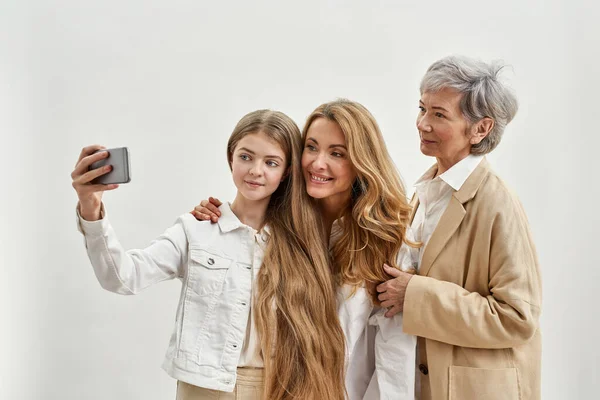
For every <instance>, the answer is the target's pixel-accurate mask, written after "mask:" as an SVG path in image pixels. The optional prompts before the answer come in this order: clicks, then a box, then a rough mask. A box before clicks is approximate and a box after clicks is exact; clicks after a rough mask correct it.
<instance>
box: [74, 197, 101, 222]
mask: <svg viewBox="0 0 600 400" xmlns="http://www.w3.org/2000/svg"><path fill="white" fill-rule="evenodd" d="M78 208H79V215H80V216H81V218H83V219H84V220H86V221H98V220H100V219H102V215H101V210H102V202H101V201H94V200H92V201H79V205H78Z"/></svg>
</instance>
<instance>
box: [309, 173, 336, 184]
mask: <svg viewBox="0 0 600 400" xmlns="http://www.w3.org/2000/svg"><path fill="white" fill-rule="evenodd" d="M309 175H310V181H311V182H314V183H327V182H331V181H332V180H333V178H329V177H327V176H323V175H316V174H313V173H310V172H309Z"/></svg>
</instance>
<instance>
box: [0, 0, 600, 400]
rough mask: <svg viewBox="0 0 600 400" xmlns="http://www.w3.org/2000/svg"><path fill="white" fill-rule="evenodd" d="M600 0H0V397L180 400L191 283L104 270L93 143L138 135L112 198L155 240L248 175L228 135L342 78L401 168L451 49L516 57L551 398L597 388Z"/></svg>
mask: <svg viewBox="0 0 600 400" xmlns="http://www.w3.org/2000/svg"><path fill="white" fill-rule="evenodd" d="M599 11H600V6H598V3H597V2H588V4H587V5H585V6H584V2H583V1H566V0H564V1H549V0H546V1H539V0H538V1H522V0H506V1H496V2H486V1H481V0H479V1H373V0H371V1H364V2H358V1H353V2H350V1H345V2H344V1H333V0H329V1H315V0H303V1H295V2H288V1H279V2H275V1H272V2H268V3H267V2H264V3H263V2H246V1H223V2H216V1H191V0H190V1H183V0H170V1H165V0H144V1H142V0H129V1H115V0H103V1H99V0H98V1H83V0H63V1H16V0H15V1H0V132H1V135H2V141H1V144H2V146H1V155H0V163H1V164H0V168H1V171H2V173H1V175H0V176H2V178H3V179H2V182H1V184H0V193H1V195H0V198H1V201H2V203H1V207H0V213H1V214H0V215H1V225H0V226H1V232H2V237H1V242H0V246H1V247H0V250H1V253H0V262H1V268H2V271H1V275H0V312H1V313H0V321H1V323H2V325H1V328H0V398H1V399H7V400H13V399H15V400H16V399H32V400H33V399H61V400H62V399H142V398H143V399H149V400H150V399H157V400H158V399H174V395H175V381H174V380H172V379H171V378H169V377H168V376H167V375H166V374H165V373H164V372H163V371H162V370H161V369H160V364H161V362H162V357H163V355H164V351H165V349H166V346H167V341H168V338H169V335H170V332H171V329H172V327H173V324H174V316H175V307H176V304H177V299H178V295H179V283H178V282H167V283H164V284H161V285H158V286H156V287H153V288H151V289H149V290H147V291H146V292H144V293H142V294H140V295H139V296H135V297H122V296H118V295H115V294H112V293H109V292H106V291H104V290H102V289H101V288H100V286H99V285H98V283H97V282H96V280H95V277H94V274H93V272H92V269H91V266H90V265H89V262H88V260H87V257H86V254H85V251H84V247H83V241H82V238H81V236H80V235H79V233H78V232H77V230H76V225H75V203H76V195H75V192H74V191H73V190H72V187H71V182H70V172H71V170H72V168H73V166H74V164H75V161H76V159H77V157H78V155H79V151H80V150H81V148H82V147H83V146H85V145H88V144H92V143H100V144H104V145H106V146H109V147H117V146H128V147H129V148H130V150H131V153H132V168H133V181H132V182H131V183H130V184H128V185H123V186H122V187H121V188H120V189H118V190H117V191H116V192H112V193H109V194H107V195H106V196H105V202H106V205H107V210H108V213H109V215H110V219H111V221H112V223H113V225H114V226H115V229H116V231H117V232H118V233H119V236H120V238H121V241H122V242H123V244H124V245H125V246H127V247H141V246H145V245H146V244H148V243H149V241H150V240H151V239H152V238H154V237H156V236H157V235H159V234H160V233H161V232H162V231H163V230H164V229H165V228H167V227H168V226H170V225H171V223H172V222H173V221H174V220H175V218H176V217H177V216H178V215H179V214H182V213H184V212H187V211H189V210H190V209H191V208H192V207H193V206H194V205H195V204H197V203H198V202H199V201H200V200H201V199H202V198H206V197H207V196H209V195H213V196H218V197H220V198H221V199H231V198H232V196H233V194H234V190H233V184H232V182H231V179H230V176H229V173H228V172H229V171H228V168H227V164H226V161H225V143H226V141H227V138H228V136H229V134H230V132H231V130H232V129H233V127H234V125H235V123H236V122H237V120H238V119H239V118H240V117H241V116H242V115H243V114H245V113H246V112H249V111H251V110H255V109H258V108H275V109H279V110H281V111H284V112H286V113H288V114H289V115H290V116H292V117H293V118H294V119H295V120H296V121H297V122H298V124H299V125H302V124H303V123H304V119H305V118H306V116H308V114H309V113H310V112H311V111H312V110H313V109H314V108H315V107H316V106H317V105H319V104H321V103H322V102H325V101H329V100H332V99H334V98H336V97H348V98H350V99H353V100H357V101H359V102H361V103H363V104H364V105H365V106H366V107H367V108H369V109H370V110H371V111H372V113H373V114H374V115H375V117H376V118H377V120H378V121H379V123H380V125H381V127H382V130H383V132H384V136H385V139H386V142H387V144H388V146H389V149H390V151H391V153H392V154H393V157H394V159H395V161H396V164H397V166H398V168H399V169H400V171H401V173H402V175H403V177H404V179H405V181H406V183H407V186H409V187H410V186H412V183H413V182H414V181H415V180H416V178H418V177H419V176H420V175H421V174H422V173H423V171H424V170H425V169H426V168H427V167H428V166H429V165H430V164H431V163H432V160H431V159H429V158H427V157H424V156H423V155H421V154H420V152H419V147H418V138H417V133H416V129H415V123H414V120H415V117H416V113H417V101H418V99H419V92H418V84H419V80H420V78H421V77H422V75H423V73H424V72H425V70H426V68H427V67H428V66H429V65H430V64H431V63H432V62H433V61H435V60H437V59H438V58H441V57H443V56H445V55H448V54H452V53H457V54H465V55H469V56H475V57H478V58H481V59H483V60H486V61H489V60H492V59H497V58H500V59H504V60H505V61H506V62H507V63H509V64H510V65H512V67H513V68H512V69H511V70H507V71H506V74H505V76H506V77H507V78H508V79H509V82H510V83H511V86H512V87H513V88H514V89H515V90H516V92H517V95H518V98H519V101H520V110H519V113H518V114H517V117H516V119H515V120H514V121H513V122H512V123H511V124H510V125H509V126H508V128H507V130H506V134H505V137H504V140H503V142H502V143H501V145H500V147H499V148H498V149H497V150H496V151H494V152H493V153H492V155H491V156H490V157H489V159H490V160H491V162H492V164H493V166H494V168H495V169H496V171H498V172H499V173H500V174H501V175H502V177H503V178H504V179H505V180H506V181H507V182H508V184H509V185H510V186H512V187H513V188H514V189H515V190H516V191H517V193H518V194H519V196H520V198H521V200H522V202H523V204H524V206H525V208H526V210H527V212H528V216H529V218H530V223H531V228H532V230H533V234H534V237H535V241H536V243H537V246H538V251H539V257H540V262H541V266H542V271H543V279H544V308H543V316H542V324H541V325H542V332H543V344H544V349H543V376H542V386H543V387H542V398H543V399H546V400H551V399H591V398H594V397H595V396H597V393H598V389H596V388H597V384H598V382H597V381H596V380H597V379H598V359H599V358H600V357H599V351H598V349H599V345H598V341H597V339H596V337H597V335H598V322H597V321H598V311H597V307H596V301H597V299H598V296H597V295H596V292H597V290H596V289H597V282H598V280H599V278H600V274H599V272H598V271H599V266H598V261H600V259H599V257H598V249H599V247H600V244H599V243H598V236H599V235H598V233H597V228H596V226H595V225H597V223H598V222H600V221H599V218H598V211H597V200H598V194H599V193H598V184H599V182H598V177H597V171H596V163H597V162H596V161H595V157H596V155H597V154H596V153H597V149H598V145H599V140H598V112H599V111H598V106H599V103H598V93H599V89H600V85H599V83H600V82H599V78H598V64H599V62H600V54H599V53H600V52H599V47H600V40H599V37H600V34H599V32H600V29H599V28H598V22H597V21H598V17H599V16H600V15H599V14H600V13H599Z"/></svg>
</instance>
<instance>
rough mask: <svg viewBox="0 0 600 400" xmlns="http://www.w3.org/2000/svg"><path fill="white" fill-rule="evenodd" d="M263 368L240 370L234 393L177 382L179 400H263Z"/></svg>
mask: <svg viewBox="0 0 600 400" xmlns="http://www.w3.org/2000/svg"><path fill="white" fill-rule="evenodd" d="M262 391H263V370H262V368H238V370H237V381H236V383H235V388H234V389H233V392H221V391H219V390H212V389H205V388H201V387H198V386H194V385H190V384H189V383H185V382H182V381H178V382H177V400H262Z"/></svg>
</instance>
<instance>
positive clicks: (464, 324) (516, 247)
mask: <svg viewBox="0 0 600 400" xmlns="http://www.w3.org/2000/svg"><path fill="white" fill-rule="evenodd" d="M436 168H437V165H434V166H433V167H432V169H436ZM413 205H414V207H413V217H414V210H416V209H417V207H418V198H417V196H415V197H414V198H413ZM541 303H542V288H541V279H540V269H539V265H538V260H537V255H536V250H535V246H534V244H533V240H532V238H531V234H530V231H529V227H528V222H527V217H526V216H525V213H524V211H523V208H522V206H521V204H520V202H519V200H518V199H517V197H516V196H515V195H514V194H513V193H512V192H511V191H510V190H509V189H508V188H507V187H506V185H505V184H504V183H503V182H502V180H500V178H499V177H498V176H497V175H496V174H495V173H494V172H493V171H492V170H491V169H490V166H489V164H488V162H487V160H486V159H483V160H482V161H481V163H480V164H479V166H478V167H477V168H476V169H475V170H474V171H473V173H472V174H471V175H470V176H469V178H468V179H467V180H466V182H465V183H464V184H463V186H462V187H461V189H460V190H459V191H458V192H455V193H454V194H453V196H452V198H451V200H450V204H449V205H448V208H447V209H446V211H445V212H444V214H443V216H442V218H441V219H440V222H439V224H438V226H437V228H436V229H435V231H434V232H433V234H432V236H431V238H430V240H429V243H428V244H427V246H426V248H425V251H424V253H423V258H422V263H421V266H420V270H419V275H416V276H414V277H413V278H412V279H411V280H410V282H409V284H408V287H407V291H406V298H405V303H404V332H406V333H409V334H412V335H416V336H419V360H420V362H419V367H418V369H419V371H417V373H418V374H419V375H420V380H421V399H422V400H429V399H433V400H444V399H450V400H470V399H477V400H500V399H502V400H512V399H526V400H530V399H531V400H538V399H540V372H541V350H542V348H541V344H542V341H541V336H540V332H539V316H540V311H541Z"/></svg>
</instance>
